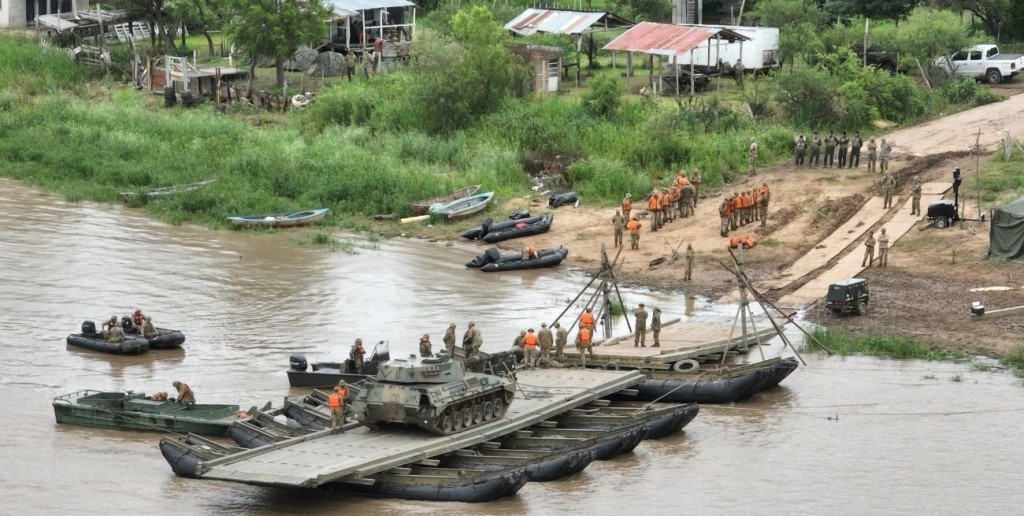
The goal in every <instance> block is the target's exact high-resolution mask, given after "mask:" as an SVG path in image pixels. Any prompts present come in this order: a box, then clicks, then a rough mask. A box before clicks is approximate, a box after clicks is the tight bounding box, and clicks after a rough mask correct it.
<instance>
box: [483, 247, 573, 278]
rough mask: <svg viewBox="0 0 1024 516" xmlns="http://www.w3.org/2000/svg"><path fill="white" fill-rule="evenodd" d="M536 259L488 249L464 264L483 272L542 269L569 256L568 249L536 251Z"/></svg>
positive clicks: (521, 254)
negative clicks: (525, 258) (526, 258)
mask: <svg viewBox="0 0 1024 516" xmlns="http://www.w3.org/2000/svg"><path fill="white" fill-rule="evenodd" d="M537 256H538V258H536V259H534V260H524V259H523V253H502V252H500V251H498V250H497V248H492V249H488V250H487V251H485V252H484V254H482V255H479V256H477V257H476V258H474V259H473V260H472V261H470V262H469V263H467V264H466V267H474V268H478V269H480V270H481V271H483V272H503V271H518V270H524V269H542V268H544V267H554V266H556V265H558V264H560V263H562V262H563V261H564V260H565V258H566V257H567V256H569V249H568V248H566V247H565V246H559V247H557V248H555V249H541V250H540V251H537Z"/></svg>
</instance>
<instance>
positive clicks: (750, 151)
mask: <svg viewBox="0 0 1024 516" xmlns="http://www.w3.org/2000/svg"><path fill="white" fill-rule="evenodd" d="M747 164H748V165H750V175H752V176H756V175H757V169H756V168H755V166H756V165H757V140H755V139H754V137H753V136H751V137H750V147H749V148H747Z"/></svg>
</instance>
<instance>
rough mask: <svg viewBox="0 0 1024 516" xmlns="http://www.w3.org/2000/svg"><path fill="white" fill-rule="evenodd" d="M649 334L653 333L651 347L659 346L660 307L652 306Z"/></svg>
mask: <svg viewBox="0 0 1024 516" xmlns="http://www.w3.org/2000/svg"><path fill="white" fill-rule="evenodd" d="M651 334H653V335H654V345H652V346H651V347H652V348H660V347H661V339H660V338H659V337H660V335H661V308H658V307H654V315H652V316H651Z"/></svg>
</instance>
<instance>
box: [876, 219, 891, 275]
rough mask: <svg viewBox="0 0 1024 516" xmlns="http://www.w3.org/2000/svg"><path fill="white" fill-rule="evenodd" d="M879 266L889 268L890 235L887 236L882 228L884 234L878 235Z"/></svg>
mask: <svg viewBox="0 0 1024 516" xmlns="http://www.w3.org/2000/svg"><path fill="white" fill-rule="evenodd" d="M878 266H879V267H888V266H889V235H886V234H885V228H882V234H881V235H878Z"/></svg>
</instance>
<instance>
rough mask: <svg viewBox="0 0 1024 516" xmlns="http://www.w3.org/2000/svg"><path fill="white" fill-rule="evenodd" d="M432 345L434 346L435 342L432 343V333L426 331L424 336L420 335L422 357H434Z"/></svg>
mask: <svg viewBox="0 0 1024 516" xmlns="http://www.w3.org/2000/svg"><path fill="white" fill-rule="evenodd" d="M432 347H433V344H431V343H430V335H428V334H426V333H424V334H423V336H422V337H420V356H421V357H432V356H434V354H433V353H431V348H432Z"/></svg>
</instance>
